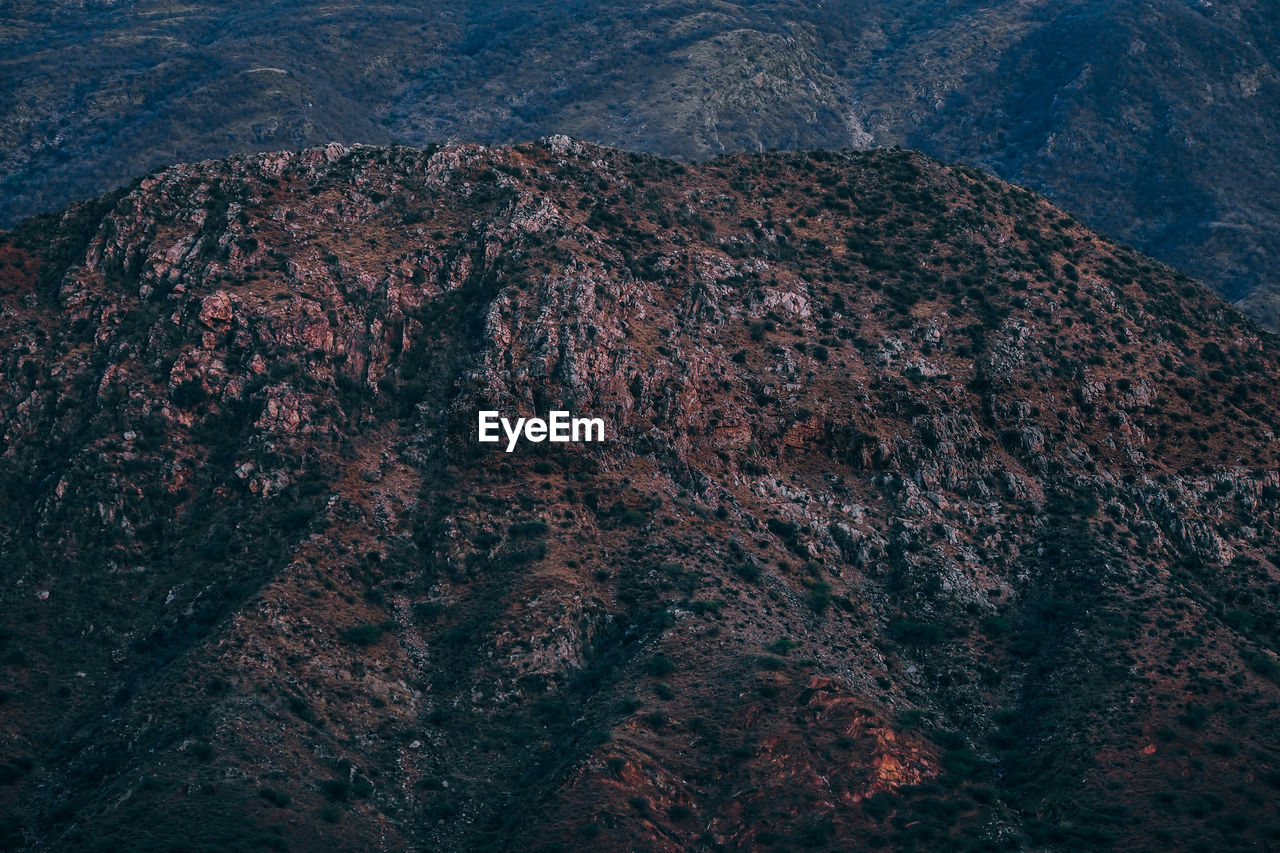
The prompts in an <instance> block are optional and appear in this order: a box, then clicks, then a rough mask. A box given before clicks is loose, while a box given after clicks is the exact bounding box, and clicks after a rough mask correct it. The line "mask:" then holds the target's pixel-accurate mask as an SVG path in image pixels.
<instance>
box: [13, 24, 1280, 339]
mask: <svg viewBox="0 0 1280 853" xmlns="http://www.w3.org/2000/svg"><path fill="white" fill-rule="evenodd" d="M1278 28H1280V16H1277V15H1276V13H1275V4H1274V0H1233V2H1230V3H1210V2H1200V0H1152V2H1147V3H1115V2H1111V0H1068V1H1067V2H1063V1H1062V0H996V2H985V3H975V2H969V0H965V2H947V3H938V2H934V0H825V2H822V3H812V2H800V0H764V2H749V3H748V2H744V3H728V2H715V3H689V2H687V0H658V2H653V3H644V4H634V3H624V2H618V0H604V1H603V2H591V3H584V2H576V0H575V2H564V0H561V2H546V0H538V2H532V1H531V0H512V2H506V3H500V4H495V3H463V4H458V3H454V2H442V0H420V2H414V3H410V4H405V3H386V2H363V3H346V4H335V3H328V2H315V1H314V0H255V1H254V2H247V1H246V0H221V2H218V3H206V4H182V3H174V2H173V0H132V2H129V3H121V2H118V0H75V2H68V0H63V2H53V3H49V2H41V3H35V2H31V0H10V2H8V3H6V5H5V14H4V15H3V16H0V227H11V226H12V225H13V224H14V223H16V222H17V221H18V220H19V219H21V218H22V217H24V216H27V215H30V214H33V213H39V212H43V211H47V210H51V209H53V208H55V207H60V206H62V205H64V204H66V203H68V202H70V201H72V200H74V199H82V198H85V197H88V196H91V195H96V194H98V193H101V192H105V191H107V190H111V189H113V188H115V187H118V186H121V185H124V184H126V183H128V182H129V181H132V180H133V179H135V178H136V177H137V176H138V175H141V174H144V173H146V172H147V171H149V170H151V169H154V168H157V167H161V166H168V165H170V164H172V163H177V162H192V161H195V160H200V159H203V158H206V157H225V156H227V155H230V154H235V153H241V152H252V151H264V150H275V149H283V148H301V147H304V146H313V145H322V144H326V143H328V142H331V141H338V142H343V143H356V142H359V143H371V144H386V143H392V142H396V143H404V144H409V145H426V144H428V143H451V142H480V143H509V142H521V141H525V140H528V139H533V138H537V137H542V136H545V135H548V134H554V133H567V134H570V135H572V136H574V137H577V138H583V139H589V140H592V141H594V142H599V143H602V144H606V145H614V146H620V147H623V148H627V149H634V150H642V151H648V152H652V153H655V154H659V155H664V156H675V157H678V158H683V159H686V160H695V161H700V160H705V159H708V158H710V157H714V156H717V155H720V154H723V153H731V152H734V151H762V150H765V149H768V148H772V147H777V148H784V149H794V148H828V149H839V148H843V147H850V148H865V147H868V146H871V145H875V146H892V145H903V146H907V147H910V148H917V149H920V150H922V151H925V152H926V153H928V154H930V155H932V156H934V157H937V158H939V159H942V160H946V161H951V160H959V161H963V162H966V163H969V164H972V165H975V166H977V167H979V168H982V169H984V170H986V171H989V172H992V173H994V174H996V175H998V176H999V177H1001V178H1003V179H1005V180H1009V181H1012V182H1014V183H1017V184H1019V185H1022V186H1026V187H1030V188H1032V189H1034V190H1036V191H1039V192H1042V193H1044V194H1046V195H1047V196H1048V197H1049V198H1050V199H1052V200H1053V201H1054V202H1055V203H1057V204H1058V205H1060V206H1062V207H1064V208H1066V209H1067V210H1070V211H1072V212H1073V213H1075V214H1077V215H1079V216H1080V217H1081V218H1082V219H1083V220H1084V221H1085V222H1086V223H1088V224H1089V225H1090V226H1091V227H1093V228H1096V229H1099V230H1101V231H1103V232H1104V233H1106V234H1109V235H1113V236H1115V237H1118V238H1120V239H1123V240H1125V241H1127V242H1129V243H1131V244H1133V245H1135V246H1137V247H1138V248H1139V249H1141V250H1142V251H1144V252H1147V253H1149V254H1151V255H1153V256H1155V257H1157V258H1159V259H1161V260H1163V261H1165V262H1167V263H1170V264H1172V265H1173V266H1175V267H1177V268H1179V269H1182V270H1184V271H1186V272H1187V273H1189V274H1191V275H1192V276H1194V277H1196V278H1197V279H1200V280H1202V281H1205V282H1206V283H1208V284H1209V285H1210V286H1211V287H1212V288H1214V289H1216V290H1217V291H1218V292H1219V293H1221V294H1223V295H1224V296H1226V297H1227V298H1228V299H1231V300H1244V301H1243V302H1242V303H1241V304H1242V306H1243V307H1244V308H1245V310H1246V311H1247V312H1248V313H1250V314H1251V315H1252V316H1254V317H1255V318H1257V319H1260V320H1263V321H1264V322H1268V323H1272V324H1275V323H1276V322H1277V316H1280V313H1278V309H1277V307H1276V299H1277V297H1276V292H1275V288H1276V283H1277V282H1280V237H1277V235H1280V171H1278V170H1277V160H1276V157H1275V148H1276V144H1275V140H1276V139H1277V138H1280V70H1278V69H1280V29H1278Z"/></svg>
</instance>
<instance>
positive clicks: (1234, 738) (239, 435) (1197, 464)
mask: <svg viewBox="0 0 1280 853" xmlns="http://www.w3.org/2000/svg"><path fill="white" fill-rule="evenodd" d="M0 307H2V308H3V311H0V365H2V369H3V375H4V381H3V382H0V566H3V567H4V573H5V576H4V580H5V583H4V584H3V585H2V586H0V614H2V615H0V667H2V669H0V685H3V691H2V692H0V833H2V835H0V847H4V848H5V849H29V850H72V849H74V850H104V851H105V850H160V849H164V850H169V849H198V850H209V849H235V850H242V849H257V848H259V847H262V848H265V849H294V850H314V849H334V850H352V851H357V850H360V851H363V850H378V849H386V850H398V849H407V848H412V849H424V850H442V851H443V850H506V849H512V850H523V849H534V850H536V849H545V850H555V849H632V850H653V851H681V850H688V849H694V850H732V851H745V850H768V849H789V850H797V849H841V850H851V849H852V850H861V849H867V850H872V849H956V850H964V849H975V850H976V849H993V848H995V849H1007V850H1019V849H1026V850H1043V849H1098V850H1106V849H1116V850H1126V849H1158V848H1160V847H1165V846H1181V847H1186V848H1188V849H1193V848H1194V847H1196V846H1199V847H1201V848H1203V849H1214V850H1223V849H1235V848H1240V849H1246V848H1247V849H1258V848H1265V847H1267V846H1271V845H1274V844H1276V843H1277V840H1278V839H1280V819H1278V818H1277V808H1276V806H1277V804H1278V803H1280V773H1277V770H1276V767H1277V752H1278V751H1280V747H1278V746H1277V743H1278V742H1280V741H1278V739H1277V733H1278V732H1277V728H1278V726H1280V710H1278V709H1280V704H1277V703H1278V702H1280V686H1278V681H1280V663H1278V662H1277V656H1276V650H1277V642H1278V641H1280V636H1277V630H1276V622H1275V620H1274V618H1273V617H1274V613H1275V611H1276V607H1277V604H1280V600H1278V598H1280V571H1278V570H1277V565H1276V562H1277V561H1278V560H1280V540H1278V539H1277V536H1278V534H1280V530H1278V528H1277V523H1278V519H1277V511H1278V509H1280V474H1278V472H1277V464H1276V463H1277V454H1278V452H1280V439H1277V435H1276V430H1277V424H1278V423H1280V404H1277V402H1276V399H1275V396H1274V394H1273V393H1271V392H1272V389H1274V388H1275V387H1276V385H1277V383H1278V382H1280V349H1278V348H1277V341H1276V339H1275V338H1274V337H1273V336H1271V335H1270V334H1269V333H1266V332H1263V331H1261V330H1260V329H1259V328H1258V327H1257V326H1256V325H1255V324H1254V323H1253V322H1252V321H1249V320H1246V319H1245V318H1243V317H1242V316H1241V315H1239V314H1238V313H1237V312H1236V311H1235V310H1234V309H1232V308H1231V307H1230V306H1228V305H1227V304H1226V303H1224V302H1223V301H1222V300H1221V299H1220V298H1219V297H1217V296H1215V295H1213V294H1211V293H1210V292H1209V291H1207V290H1205V289H1204V288H1202V287H1201V286H1200V285H1198V284H1196V283H1194V282H1193V281H1191V280H1190V279H1188V278H1187V277H1185V276H1183V275H1181V274H1178V273H1175V272H1173V271H1172V270H1170V269H1169V268H1167V267H1165V266H1163V265H1161V264H1159V263H1157V262H1154V261H1152V260H1150V259H1148V258H1146V257H1144V256H1142V255H1140V254H1138V253H1136V252H1135V251H1134V250H1132V249H1129V248H1126V247H1122V246H1118V245H1116V244H1114V243H1112V242H1109V241H1108V240H1106V239H1104V238H1101V237H1099V236H1097V235H1096V234H1094V233H1092V232H1090V231H1089V230H1087V229H1086V228H1084V227H1083V226H1082V225H1081V224H1080V223H1079V222H1077V221H1076V220H1075V219H1073V218H1072V217H1070V216H1068V215H1066V214H1064V213H1062V212H1061V211H1060V210H1058V209H1055V208H1054V207H1053V206H1051V205H1050V204H1049V203H1048V202H1046V201H1045V200H1043V199H1042V198H1040V197H1038V196H1036V195H1035V194H1033V193H1031V192H1028V191H1026V190H1022V189H1018V188H1015V187H1013V186H1010V185H1008V184H1005V183H1003V182H1001V181H999V180H996V179H994V178H992V177H989V176H987V175H985V174H983V173H981V172H979V171H976V170H974V169H970V168H967V167H959V166H953V167H948V166H942V165H940V164H938V163H937V162H935V161H933V160H931V159H929V158H928V157H925V156H923V155H920V154H915V153H911V152H907V151H903V150H871V151H866V152H861V153H854V154H832V153H825V152H814V153H808V154H799V153H788V154H780V153H774V154H737V155H732V156H726V157H721V158H719V159H716V160H714V161H711V162H709V163H706V164H704V165H698V166H690V165H682V164H680V163H677V162H674V161H671V160H665V159H659V158H656V157H652V156H647V155H640V154H630V153H625V152H621V151H617V150H612V149H607V148H600V147H595V146H592V145H588V144H584V143H581V142H577V141H573V140H571V139H569V138H567V137H552V138H550V139H548V140H545V141H543V142H540V143H536V144H524V145H520V146H516V147H502V148H486V147H481V146H472V145H465V146H454V147H446V148H439V149H436V148H432V149H425V150H420V149H413V148H403V147H343V146H341V145H336V144H334V145H329V146H327V147H324V148H314V149H308V150H305V151H301V152H297V153H279V154H264V155H253V156H237V157H233V158H231V159H229V160H223V161H216V162H215V161H209V162H204V163H201V164H198V165H186V166H176V167H172V168H169V169H165V170H163V171H160V172H158V173H155V174H153V175H151V176H149V177H147V178H146V179H144V180H142V181H140V182H137V183H135V184H134V185H133V186H131V187H129V188H128V189H126V190H122V191H120V192H116V193H113V194H111V195H108V196H104V197H101V198H98V199H96V200H94V201H90V202H83V203H77V204H73V205H71V206H70V207H68V208H66V209H65V210H64V211H62V212H60V213H58V214H52V215H47V216H42V217H38V218H36V219H33V220H29V221H28V222H26V223H25V224H24V225H22V226H21V227H19V228H18V229H16V230H15V231H13V232H10V233H8V234H5V235H3V237H0ZM482 410H485V411H487V410H493V411H500V412H502V413H503V414H504V415H510V416H512V417H516V416H527V417H532V416H535V415H536V416H542V417H545V416H546V415H547V413H548V412H549V411H553V410H565V411H571V412H574V413H575V414H581V415H584V416H591V417H599V418H602V419H603V420H604V421H605V423H606V424H607V426H608V430H607V440H606V441H604V442H593V443H590V444H555V445H552V444H546V443H543V444H531V443H527V442H525V443H521V444H520V445H519V446H518V447H517V448H516V449H515V451H514V452H512V453H506V452H504V450H505V448H504V447H500V446H497V445H492V444H482V443H480V442H478V441H477V437H476V423H477V421H476V418H477V412H479V411H482Z"/></svg>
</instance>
